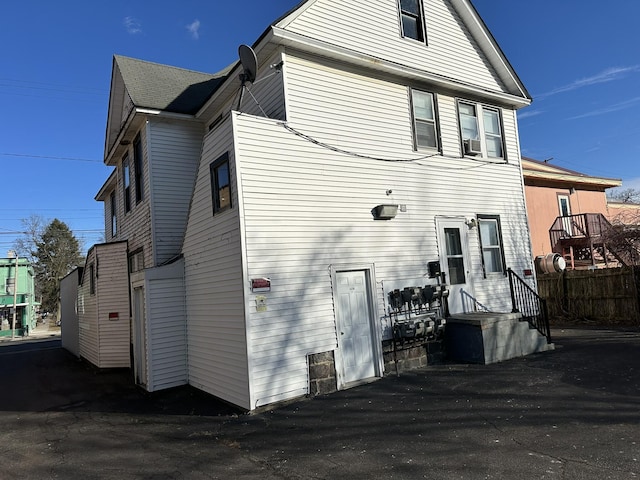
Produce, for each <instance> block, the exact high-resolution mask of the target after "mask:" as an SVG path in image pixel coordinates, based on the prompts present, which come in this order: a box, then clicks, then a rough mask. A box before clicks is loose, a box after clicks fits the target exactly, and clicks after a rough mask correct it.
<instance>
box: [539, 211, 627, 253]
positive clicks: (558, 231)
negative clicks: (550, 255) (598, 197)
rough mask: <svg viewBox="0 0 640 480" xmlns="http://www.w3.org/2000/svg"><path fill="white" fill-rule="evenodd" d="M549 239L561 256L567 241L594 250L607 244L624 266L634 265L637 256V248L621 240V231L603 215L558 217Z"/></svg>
mask: <svg viewBox="0 0 640 480" xmlns="http://www.w3.org/2000/svg"><path fill="white" fill-rule="evenodd" d="M549 239H550V240H551V249H552V250H553V251H554V252H556V253H559V254H560V255H564V251H563V244H564V243H565V241H567V242H569V241H579V242H585V246H589V247H590V248H591V249H592V250H593V248H594V247H595V246H603V247H604V246H605V244H606V249H607V250H608V251H609V252H610V253H611V254H612V255H613V256H614V257H615V258H616V259H617V260H618V261H619V262H620V263H622V264H623V265H633V261H634V258H633V257H634V253H635V254H636V255H637V248H636V247H635V246H634V245H633V244H630V243H629V242H628V241H627V240H626V239H625V238H624V236H623V237H622V238H621V236H620V231H619V230H618V229H616V228H615V227H614V226H613V225H611V223H610V222H609V220H607V219H606V217H605V216H604V215H602V214H601V213H582V214H579V215H568V216H566V217H558V218H556V220H555V222H554V223H553V225H552V226H551V228H550V229H549ZM605 254H606V252H605ZM605 254H603V256H604V255H605ZM591 255H593V253H591Z"/></svg>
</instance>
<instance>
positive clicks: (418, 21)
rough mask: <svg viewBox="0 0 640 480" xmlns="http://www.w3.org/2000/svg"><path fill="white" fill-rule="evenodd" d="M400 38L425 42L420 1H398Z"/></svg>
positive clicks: (422, 11)
mask: <svg viewBox="0 0 640 480" xmlns="http://www.w3.org/2000/svg"><path fill="white" fill-rule="evenodd" d="M398 6H399V8H400V24H401V27H402V36H403V37H405V38H413V39H414V40H418V41H419V42H424V41H425V34H424V33H425V28H424V8H423V6H422V0H398Z"/></svg>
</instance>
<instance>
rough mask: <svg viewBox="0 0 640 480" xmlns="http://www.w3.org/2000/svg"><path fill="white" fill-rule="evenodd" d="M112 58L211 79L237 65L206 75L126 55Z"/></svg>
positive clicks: (115, 55)
mask: <svg viewBox="0 0 640 480" xmlns="http://www.w3.org/2000/svg"><path fill="white" fill-rule="evenodd" d="M113 58H115V59H116V60H118V59H123V60H127V61H133V62H138V63H145V64H147V65H154V66H156V67H162V68H167V69H171V70H180V71H181V72H189V73H195V74H197V75H205V76H208V77H212V78H219V77H221V76H224V75H226V74H227V73H229V70H230V68H231V67H232V66H234V65H235V64H236V63H237V62H234V63H232V64H231V65H227V66H226V67H224V68H223V69H221V70H219V71H217V72H216V73H207V72H200V71H198V70H193V69H191V68H182V67H176V66H175V65H167V64H166V63H159V62H152V61H150V60H143V59H141V58H135V57H129V56H127V55H119V54H113Z"/></svg>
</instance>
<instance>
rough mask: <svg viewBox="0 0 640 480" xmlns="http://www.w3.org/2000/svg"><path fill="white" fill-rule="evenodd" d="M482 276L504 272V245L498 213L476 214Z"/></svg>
mask: <svg viewBox="0 0 640 480" xmlns="http://www.w3.org/2000/svg"><path fill="white" fill-rule="evenodd" d="M478 233H479V235H480V246H481V249H482V267H483V269H484V276H485V277H486V276H487V275H491V274H496V273H497V274H504V273H505V267H504V265H505V260H504V246H503V244H502V228H501V226H500V216H499V215H478Z"/></svg>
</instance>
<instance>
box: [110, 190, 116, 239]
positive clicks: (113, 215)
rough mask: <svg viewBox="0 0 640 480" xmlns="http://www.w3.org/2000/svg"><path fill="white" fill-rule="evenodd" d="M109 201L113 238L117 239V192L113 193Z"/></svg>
mask: <svg viewBox="0 0 640 480" xmlns="http://www.w3.org/2000/svg"><path fill="white" fill-rule="evenodd" d="M109 200H110V202H109V203H110V204H111V238H115V236H116V235H117V234H118V211H117V209H116V207H117V205H116V192H115V191H113V192H111V195H109Z"/></svg>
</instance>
